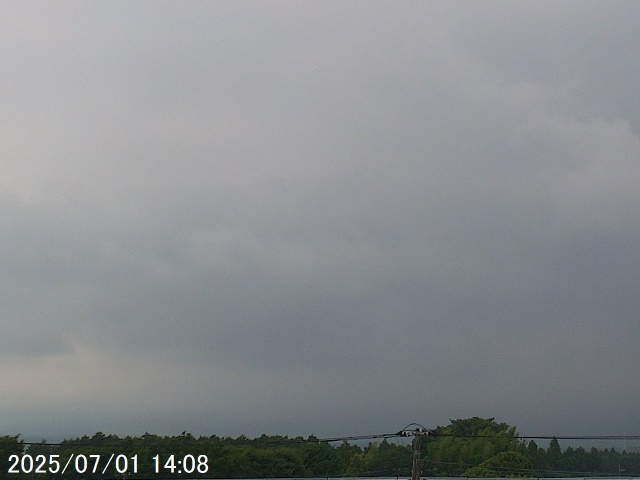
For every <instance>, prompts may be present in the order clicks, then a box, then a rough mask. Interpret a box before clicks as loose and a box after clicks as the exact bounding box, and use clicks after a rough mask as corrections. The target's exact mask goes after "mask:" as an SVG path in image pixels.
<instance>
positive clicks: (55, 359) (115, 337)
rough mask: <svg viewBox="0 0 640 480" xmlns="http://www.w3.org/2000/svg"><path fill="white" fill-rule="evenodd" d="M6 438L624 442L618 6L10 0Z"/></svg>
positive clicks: (633, 399) (630, 327)
mask: <svg viewBox="0 0 640 480" xmlns="http://www.w3.org/2000/svg"><path fill="white" fill-rule="evenodd" d="M0 10H1V15H0V18H1V19H2V20H0V27H1V28H0V32H1V33H0V41H1V45H2V49H1V51H0V55H1V57H0V58H1V59H2V64H3V72H4V74H3V75H2V77H1V78H0V88H1V91H2V92H3V94H2V97H1V98H2V110H3V115H2V119H1V120H0V121H1V122H2V128H1V129H0V132H1V137H0V148H1V151H2V162H1V165H0V222H1V225H0V245H1V247H2V248H1V250H0V264H1V265H2V268H1V270H0V286H1V288H0V304H1V305H2V307H3V308H2V312H1V321H2V330H3V335H2V336H1V338H0V347H1V348H0V382H2V383H1V388H0V392H2V393H0V395H1V401H0V418H2V424H3V425H4V427H3V428H5V430H8V431H7V432H6V433H22V434H24V435H26V436H35V437H38V436H40V437H42V436H68V435H75V434H80V435H81V434H91V433H93V432H95V431H98V430H100V431H105V432H114V433H119V434H141V433H144V432H145V431H149V432H153V433H179V432H181V431H183V430H188V431H191V432H193V433H194V434H214V433H215V434H219V435H238V434H241V433H244V434H248V435H259V434H261V433H281V434H290V435H297V434H303V435H307V434H310V433H314V434H317V435H320V436H323V435H351V434H363V433H380V432H386V431H395V430H397V429H399V428H402V427H403V426H404V425H406V424H407V423H409V422H412V421H418V422H421V423H423V424H425V425H427V426H435V425H438V424H445V423H447V422H448V419H450V418H462V417H468V416H473V415H479V416H495V417H497V418H498V419H499V420H501V421H507V422H509V423H512V424H514V425H516V426H518V427H519V429H520V431H521V432H523V433H529V434H581V433H587V434H598V433H623V432H626V433H638V431H640V421H639V420H638V418H637V414H636V410H637V400H638V398H639V396H640V383H639V382H638V373H637V368H638V365H639V363H640V349H639V348H638V344H639V342H640V327H639V325H640V324H639V322H638V320H639V316H638V315H639V312H640V292H639V291H638V285H640V268H638V267H639V265H640V210H639V209H638V208H637V206H638V205H639V204H640V188H638V185H640V164H639V159H640V114H639V112H640V109H639V108H638V107H639V105H638V99H639V98H640V94H639V93H640V92H638V85H639V84H640V82H639V80H640V71H639V69H640V61H639V60H640V59H639V58H638V52H639V50H638V49H637V45H640V31H639V30H638V29H637V22H638V19H639V18H640V6H639V5H638V4H636V3H632V2H616V3H610V2H607V3H602V2H565V3H562V4H560V5H557V4H556V3H555V2H482V3H462V2H461V3H448V2H447V3H439V2H438V3H435V2H434V3H427V2H420V3H402V4H395V3H372V2H352V3H339V2H336V3H325V2H322V3H321V2H314V3H279V2H260V3H241V2H227V3H219V2H216V3H184V2H179V3H174V2H167V3H164V2H152V3H145V2H136V3H129V2H104V3H84V2H70V3H57V4H55V5H54V4H50V3H40V2H32V3H24V2H20V3H4V4H2V5H1V6H0Z"/></svg>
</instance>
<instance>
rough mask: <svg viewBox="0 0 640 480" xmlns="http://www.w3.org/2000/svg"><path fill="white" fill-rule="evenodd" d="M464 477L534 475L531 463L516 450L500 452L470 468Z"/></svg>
mask: <svg viewBox="0 0 640 480" xmlns="http://www.w3.org/2000/svg"><path fill="white" fill-rule="evenodd" d="M463 475H464V476H466V477H536V476H537V474H536V472H535V471H534V470H533V463H532V462H531V460H530V459H529V458H527V457H526V456H524V455H523V454H521V453H518V452H513V451H509V452H500V453H498V454H496V455H494V456H493V457H491V458H488V459H487V460H485V461H484V462H482V463H481V464H480V465H478V466H476V467H473V468H470V469H469V470H467V471H466V472H465V473H464V474H463Z"/></svg>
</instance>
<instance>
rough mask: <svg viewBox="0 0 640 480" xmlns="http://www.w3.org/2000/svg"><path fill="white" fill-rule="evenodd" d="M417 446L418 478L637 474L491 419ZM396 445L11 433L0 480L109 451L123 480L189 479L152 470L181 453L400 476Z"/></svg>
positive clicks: (232, 468) (236, 463) (212, 468)
mask: <svg viewBox="0 0 640 480" xmlns="http://www.w3.org/2000/svg"><path fill="white" fill-rule="evenodd" d="M423 440H424V443H423V446H422V454H423V456H422V475H423V476H461V475H465V476H473V477H487V476H489V477H518V476H532V477H533V476H541V477H558V476H567V477H571V476H572V477H587V476H601V477H603V476H611V475H621V474H622V475H624V476H640V453H629V452H625V451H616V450H614V449H613V448H612V449H605V450H597V449H595V448H592V449H591V450H588V451H587V450H585V449H584V448H581V447H577V448H572V447H568V448H567V449H566V450H564V451H562V449H561V447H560V444H559V443H558V441H557V439H552V440H551V442H550V443H549V446H548V447H547V448H543V447H541V446H538V444H536V443H535V442H534V441H529V442H527V443H525V442H522V441H521V440H520V439H519V438H518V436H517V433H516V429H515V427H512V426H510V425H507V424H505V423H499V422H496V421H495V420H494V419H493V418H478V417H473V418H468V419H459V420H452V421H451V423H450V424H449V425H446V426H443V427H438V428H436V429H435V430H434V431H433V435H430V436H428V437H425V438H424V439H423ZM403 443H404V444H399V443H395V442H389V441H387V440H383V441H382V442H371V443H369V444H368V445H367V446H366V447H364V448H363V447H361V446H359V445H354V444H350V443H347V442H343V443H341V444H335V445H334V444H328V443H325V442H320V441H319V440H318V439H317V438H316V437H313V436H310V437H308V438H306V439H305V438H302V437H296V438H289V437H286V436H278V435H277V436H268V435H262V436H260V437H258V438H253V439H252V438H248V437H246V436H244V435H241V436H239V437H237V438H220V437H217V436H215V435H212V436H210V437H194V436H193V435H191V434H190V433H187V432H183V433H182V434H181V435H177V436H158V435H153V434H149V433H145V434H144V435H142V436H141V437H124V438H121V437H118V436H116V435H106V434H104V433H102V432H98V433H96V434H94V435H93V436H91V437H89V436H86V435H85V436H83V437H80V438H76V439H71V440H65V441H63V442H62V443H61V444H59V445H47V444H46V442H44V441H43V442H42V443H36V444H31V445H29V447H28V448H25V445H24V443H23V442H22V440H20V439H19V437H18V436H13V437H11V436H5V437H0V462H4V467H2V470H1V471H2V473H0V480H2V479H3V478H11V479H12V480H27V479H33V474H31V475H22V474H10V475H9V474H8V473H6V472H7V471H8V463H7V460H8V459H9V456H10V455H20V454H22V453H25V452H26V453H28V454H29V455H31V456H32V457H33V458H35V457H36V456H37V455H44V456H46V458H49V456H50V455H53V456H57V457H55V458H57V459H58V460H59V462H60V463H61V464H62V465H65V463H66V462H67V460H68V459H69V458H70V456H71V455H72V454H73V455H75V456H76V457H77V456H78V455H80V454H82V455H85V456H87V457H89V456H90V455H101V458H102V459H103V463H104V462H106V459H107V458H108V457H109V456H110V455H111V454H112V453H114V454H116V455H119V454H122V455H126V456H127V457H129V458H130V457H132V456H133V455H137V457H138V472H137V474H131V475H130V477H129V478H130V479H131V480H136V479H145V478H155V479H169V478H172V479H180V478H184V479H187V478H194V475H193V474H180V473H178V472H171V471H169V470H164V469H161V471H160V472H159V473H157V474H156V473H155V470H154V462H153V457H154V456H155V455H160V457H161V458H162V463H164V462H165V461H166V459H167V458H169V457H170V456H171V455H175V457H176V459H180V458H183V457H184V456H185V455H193V456H194V457H197V456H198V455H206V457H207V459H208V462H207V466H208V471H207V473H206V474H204V475H200V474H199V475H198V478H283V477H289V478H291V477H293V478H303V477H320V478H327V477H339V476H360V477H365V476H378V477H380V476H387V477H405V478H406V477H408V476H409V475H410V470H411V464H412V457H413V451H412V447H411V445H409V444H407V442H406V441H405V442H403ZM103 466H104V465H101V468H100V469H99V470H98V471H97V472H96V473H92V474H91V475H86V474H85V475H81V474H76V473H75V472H74V471H73V468H71V469H69V470H68V471H67V472H66V473H65V474H64V475H60V474H56V475H54V474H50V473H44V474H40V473H39V474H37V479H38V480H84V479H87V478H91V479H92V480H107V479H113V478H114V476H115V473H114V470H113V469H111V470H109V471H107V472H106V473H105V474H102V473H101V472H102V467H103Z"/></svg>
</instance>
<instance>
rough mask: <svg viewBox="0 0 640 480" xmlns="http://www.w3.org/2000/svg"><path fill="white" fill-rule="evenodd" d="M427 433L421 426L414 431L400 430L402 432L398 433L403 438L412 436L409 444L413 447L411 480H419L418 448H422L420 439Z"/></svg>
mask: <svg viewBox="0 0 640 480" xmlns="http://www.w3.org/2000/svg"><path fill="white" fill-rule="evenodd" d="M429 433H430V432H429V430H427V429H426V428H424V427H423V426H416V428H415V429H414V430H402V432H400V434H401V435H402V436H403V437H409V436H413V440H412V442H411V444H412V446H413V465H412V466H411V480H420V447H421V446H422V437H426V436H427V435H429Z"/></svg>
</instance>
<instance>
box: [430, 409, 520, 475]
mask: <svg viewBox="0 0 640 480" xmlns="http://www.w3.org/2000/svg"><path fill="white" fill-rule="evenodd" d="M521 448H522V446H521V444H520V441H519V439H518V438H517V433H516V429H515V427H511V426H509V425H507V424H506V423H497V422H496V421H495V420H494V419H493V418H479V417H473V418H468V419H462V420H452V421H451V424H449V425H447V426H445V427H438V428H436V429H435V430H434V434H433V436H432V437H427V443H426V462H425V467H426V473H427V474H429V475H438V476H458V475H461V474H462V473H463V472H465V471H466V470H468V469H469V468H471V467H474V466H477V465H479V464H480V463H482V462H483V461H485V460H487V459H488V458H490V457H492V456H494V455H496V454H498V453H500V452H506V451H519V450H520V449H521Z"/></svg>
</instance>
